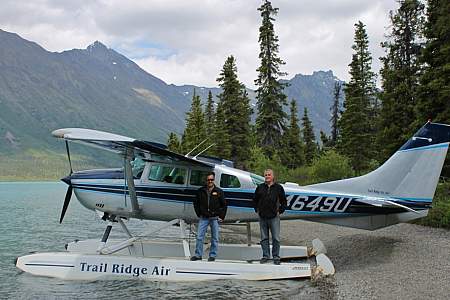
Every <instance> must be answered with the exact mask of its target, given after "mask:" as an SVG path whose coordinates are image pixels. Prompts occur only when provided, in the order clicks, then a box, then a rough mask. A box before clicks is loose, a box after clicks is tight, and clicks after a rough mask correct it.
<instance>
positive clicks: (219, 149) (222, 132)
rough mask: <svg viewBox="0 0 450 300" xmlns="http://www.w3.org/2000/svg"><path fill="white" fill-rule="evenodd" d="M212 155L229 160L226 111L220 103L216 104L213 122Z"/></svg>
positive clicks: (229, 144)
mask: <svg viewBox="0 0 450 300" xmlns="http://www.w3.org/2000/svg"><path fill="white" fill-rule="evenodd" d="M214 143H215V145H214V147H213V154H214V155H215V156H217V157H221V158H224V159H231V143H230V134H229V133H228V129H227V117H226V110H225V107H224V105H223V103H222V102H220V101H219V103H218V104H217V110H216V114H215V121H214Z"/></svg>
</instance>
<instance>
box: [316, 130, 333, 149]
mask: <svg viewBox="0 0 450 300" xmlns="http://www.w3.org/2000/svg"><path fill="white" fill-rule="evenodd" d="M320 140H321V141H322V148H320V147H318V148H319V149H320V154H322V152H324V151H328V150H330V149H331V148H332V147H333V146H334V144H333V143H332V141H331V137H328V136H327V134H326V133H325V132H323V130H320Z"/></svg>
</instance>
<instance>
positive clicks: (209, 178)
mask: <svg viewBox="0 0 450 300" xmlns="http://www.w3.org/2000/svg"><path fill="white" fill-rule="evenodd" d="M214 178H215V174H214V172H210V173H208V175H206V186H207V187H209V188H212V187H214Z"/></svg>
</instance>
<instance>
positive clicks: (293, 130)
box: [279, 99, 304, 169]
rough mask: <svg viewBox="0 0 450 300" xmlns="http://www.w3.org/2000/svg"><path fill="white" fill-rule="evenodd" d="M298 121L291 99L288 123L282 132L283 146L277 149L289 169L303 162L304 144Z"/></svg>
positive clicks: (294, 105)
mask: <svg viewBox="0 0 450 300" xmlns="http://www.w3.org/2000/svg"><path fill="white" fill-rule="evenodd" d="M298 122H299V120H298V117H297V102H296V101H295V100H294V99H292V100H291V105H290V115H289V125H288V126H287V129H286V131H285V132H284V134H283V147H282V148H281V149H280V151H279V156H280V158H281V161H282V163H283V164H284V165H285V166H286V167H288V168H290V169H294V168H298V167H300V166H301V165H303V162H304V150H303V148H304V146H303V142H302V140H301V136H300V127H299V125H298Z"/></svg>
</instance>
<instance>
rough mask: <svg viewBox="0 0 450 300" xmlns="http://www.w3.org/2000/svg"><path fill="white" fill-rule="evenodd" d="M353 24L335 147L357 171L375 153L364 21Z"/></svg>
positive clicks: (372, 90)
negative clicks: (352, 35)
mask: <svg viewBox="0 0 450 300" xmlns="http://www.w3.org/2000/svg"><path fill="white" fill-rule="evenodd" d="M355 27H356V29H355V39H354V45H353V46H352V49H353V50H354V51H355V53H354V54H353V56H352V61H351V63H350V65H349V66H350V76H351V77H350V81H349V82H348V83H347V84H346V85H345V87H344V93H345V101H344V112H343V113H342V116H341V119H340V120H339V128H340V143H339V149H340V151H341V153H342V154H344V155H346V156H348V157H349V158H350V161H351V163H352V166H353V168H354V169H355V171H356V172H357V173H358V174H359V173H361V172H363V171H366V170H367V169H368V167H369V162H370V161H371V160H372V159H373V158H374V156H375V147H374V146H373V140H374V137H373V136H374V132H373V131H374V127H375V126H374V124H375V120H374V119H373V117H374V114H373V110H374V106H375V105H374V103H375V101H374V98H375V95H376V89H375V74H374V73H373V72H372V69H371V63H372V56H371V54H370V52H369V40H368V37H367V33H366V29H365V25H364V24H363V23H362V22H361V21H359V22H358V23H357V24H355Z"/></svg>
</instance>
